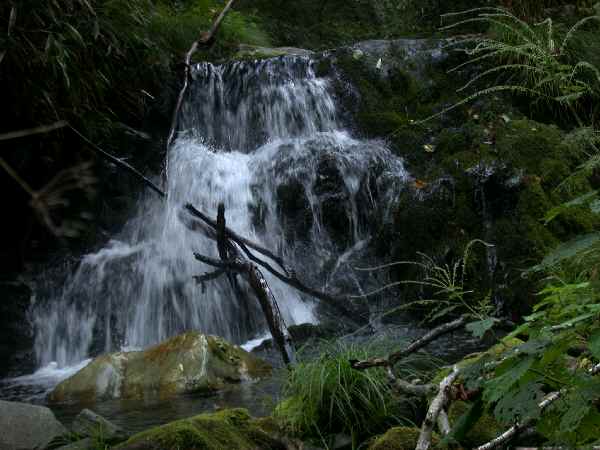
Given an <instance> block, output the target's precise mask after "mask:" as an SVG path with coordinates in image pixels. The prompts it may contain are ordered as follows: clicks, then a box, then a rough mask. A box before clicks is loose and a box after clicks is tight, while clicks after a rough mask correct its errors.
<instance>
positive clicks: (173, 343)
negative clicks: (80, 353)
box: [49, 332, 270, 403]
mask: <svg viewBox="0 0 600 450" xmlns="http://www.w3.org/2000/svg"><path fill="white" fill-rule="evenodd" d="M269 373H270V366H269V365H268V364H266V363H265V362H263V361H261V360H260V359H258V358H256V357H255V356H253V355H251V354H249V353H247V352H246V351H244V350H243V349H241V348H240V347H238V346H234V345H232V344H229V343H228V342H226V341H225V340H223V339H221V338H218V337H216V336H205V335H203V334H200V333H197V332H189V333H186V334H182V335H180V336H177V337H174V338H172V339H170V340H168V341H166V342H163V343H162V344H159V345H157V346H155V347H152V348H149V349H148V350H145V351H140V352H119V353H111V354H108V355H103V356H100V357H98V358H96V359H95V360H93V361H92V362H91V363H90V364H89V365H88V366H86V367H85V368H83V369H82V370H80V371H79V372H77V373H76V374H75V375H73V376H72V377H71V378H68V379H67V380H65V381H63V382H62V383H60V384H59V385H58V386H57V387H56V388H55V389H54V391H52V392H51V393H50V396H49V401H50V402H53V403H58V402H69V401H78V402H85V401H87V402H89V401H97V400H104V399H110V398H137V399H140V398H153V397H154V398H169V397H172V396H175V395H178V394H184V393H195V392H213V391H216V390H219V389H221V388H223V387H224V386H225V385H226V384H228V383H239V382H241V381H244V380H250V379H256V378H260V377H263V376H267V375H268V374H269Z"/></svg>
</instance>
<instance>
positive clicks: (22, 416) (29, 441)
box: [0, 400, 67, 450]
mask: <svg viewBox="0 0 600 450" xmlns="http://www.w3.org/2000/svg"><path fill="white" fill-rule="evenodd" d="M66 433H67V429H66V428H65V427H64V426H63V425H62V424H61V423H60V422H59V421H58V420H56V417H54V413H53V412H52V411H50V410H49V409H48V408H45V407H43V406H34V405H28V404H25V403H17V402H5V401H2V400H0V448H1V449H2V450H17V449H33V448H45V447H46V446H47V445H48V444H49V443H50V442H51V441H52V440H53V439H55V438H57V437H59V436H62V435H63V434H66Z"/></svg>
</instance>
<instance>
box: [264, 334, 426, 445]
mask: <svg viewBox="0 0 600 450" xmlns="http://www.w3.org/2000/svg"><path fill="white" fill-rule="evenodd" d="M389 350H390V345H389V342H388V343H386V342H385V341H381V340H378V341H371V342H369V343H367V344H356V343H343V342H340V341H335V342H322V343H321V345H320V347H319V348H318V356H317V357H313V358H312V359H310V358H308V357H307V356H306V355H305V356H302V352H301V354H300V357H299V362H298V363H297V364H296V365H295V366H294V367H293V368H292V369H291V370H290V372H289V374H288V379H287V382H286V385H285V387H284V390H283V395H284V398H285V399H284V400H283V401H282V402H281V403H280V404H279V406H278V407H277V408H276V411H275V417H276V418H277V419H278V420H279V421H280V422H282V423H283V424H284V426H285V427H286V428H288V429H289V430H290V431H291V432H293V433H295V434H299V435H303V436H312V437H317V438H318V439H319V440H321V442H322V443H323V444H325V445H329V444H328V442H329V441H330V440H331V439H332V437H333V436H334V435H335V434H337V433H345V434H348V435H350V436H351V437H352V441H353V447H354V448H356V446H357V443H358V442H359V440H360V439H361V438H364V437H365V436H369V435H372V434H374V433H377V432H380V431H383V430H385V429H386V428H387V427H389V426H390V425H393V424H398V423H404V424H406V423H411V421H410V418H409V417H406V415H403V414H402V413H401V412H399V411H400V409H401V408H399V405H400V402H401V399H400V398H399V397H398V395H397V394H396V393H394V391H393V390H392V388H391V387H390V385H389V383H388V377H387V375H386V372H385V370H384V369H372V370H366V371H359V370H355V369H353V368H352V367H351V363H350V361H352V360H362V359H366V358H369V357H373V356H381V355H383V354H387V353H388V352H389ZM313 351H314V350H313ZM415 358H417V359H419V360H422V359H423V357H422V356H415V357H413V359H411V360H407V361H406V362H403V363H401V364H398V367H397V370H399V371H400V372H401V375H402V376H404V377H408V378H410V377H411V376H412V377H420V376H421V372H420V371H419V370H417V369H416V368H415V367H416V365H418V363H417V361H416V359H415ZM420 362H421V363H422V364H423V361H420ZM428 364H429V365H431V360H430V359H428V358H426V361H425V362H424V365H425V366H427V365H428Z"/></svg>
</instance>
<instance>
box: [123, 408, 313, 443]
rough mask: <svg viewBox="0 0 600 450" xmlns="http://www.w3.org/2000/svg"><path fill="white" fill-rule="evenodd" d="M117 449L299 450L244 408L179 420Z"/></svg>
mask: <svg viewBox="0 0 600 450" xmlns="http://www.w3.org/2000/svg"><path fill="white" fill-rule="evenodd" d="M116 448H118V449H119V450H158V449H176V448H180V449H191V448H196V449H202V450H222V449H226V448H227V449H236V450H254V449H261V450H300V449H301V448H302V446H301V443H299V442H297V441H294V440H290V439H285V438H284V439H282V438H281V436H279V430H278V429H277V428H276V426H275V425H274V424H273V423H272V421H271V420H267V421H265V420H263V419H252V418H251V417H250V416H249V414H248V411H246V410H244V409H229V410H223V411H219V412H217V413H214V414H201V415H198V416H195V417H191V418H189V419H183V420H178V421H176V422H171V423H168V424H166V425H163V426H160V427H156V428H152V429H150V430H148V431H144V432H142V433H139V434H136V435H135V436H133V437H131V438H130V439H129V440H128V441H127V442H124V443H123V444H121V445H120V446H118V447H116Z"/></svg>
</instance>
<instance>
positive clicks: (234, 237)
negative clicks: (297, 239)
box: [184, 203, 288, 273]
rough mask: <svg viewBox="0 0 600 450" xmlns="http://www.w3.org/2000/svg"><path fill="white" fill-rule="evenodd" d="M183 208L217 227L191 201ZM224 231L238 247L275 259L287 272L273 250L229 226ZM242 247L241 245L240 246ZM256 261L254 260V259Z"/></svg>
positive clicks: (216, 226)
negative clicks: (247, 248)
mask: <svg viewBox="0 0 600 450" xmlns="http://www.w3.org/2000/svg"><path fill="white" fill-rule="evenodd" d="M184 208H185V209H186V210H187V211H188V212H189V213H190V214H191V215H192V216H194V217H196V218H198V219H200V220H202V221H203V222H205V223H206V224H208V225H210V226H211V227H212V228H213V229H215V230H216V229H217V228H218V225H217V222H216V221H215V220H213V219H211V218H210V217H208V216H207V215H206V214H204V213H203V212H202V211H199V210H198V209H196V208H195V207H194V205H192V204H191V203H187V204H186V205H185V206H184ZM225 233H226V235H227V238H228V239H231V240H232V241H234V242H235V243H236V244H238V245H240V247H241V246H242V245H245V246H247V247H250V248H251V249H253V250H255V251H257V252H258V253H260V254H262V255H264V256H266V257H267V258H270V259H272V260H273V261H275V262H276V263H277V264H278V265H279V266H280V267H281V268H282V269H283V270H284V271H285V272H286V273H287V272H288V269H287V268H286V266H285V264H284V262H283V259H281V258H280V257H279V256H277V255H275V254H274V253H273V252H271V251H270V250H268V249H266V248H264V247H261V246H260V245H258V244H256V243H254V242H252V241H251V240H249V239H246V238H244V237H243V236H240V235H238V234H237V233H236V232H235V231H233V230H232V229H230V228H227V227H225ZM242 249H243V247H242ZM255 262H256V261H255ZM265 268H266V267H265Z"/></svg>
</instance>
